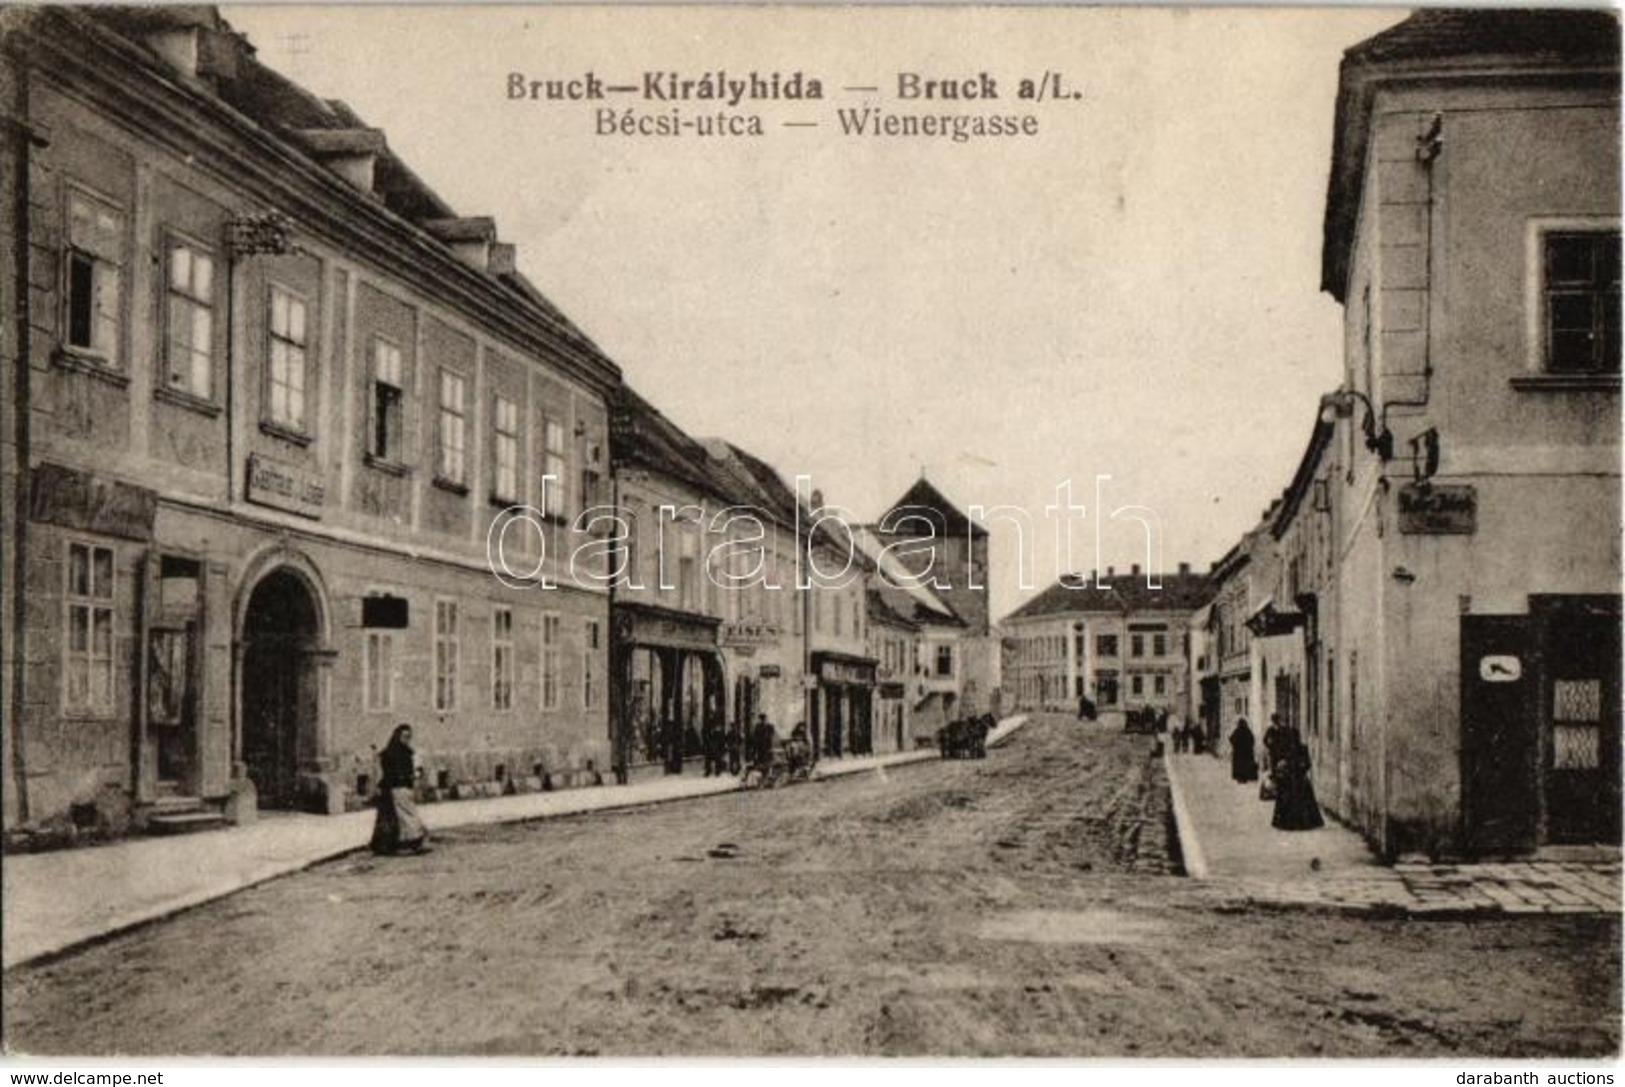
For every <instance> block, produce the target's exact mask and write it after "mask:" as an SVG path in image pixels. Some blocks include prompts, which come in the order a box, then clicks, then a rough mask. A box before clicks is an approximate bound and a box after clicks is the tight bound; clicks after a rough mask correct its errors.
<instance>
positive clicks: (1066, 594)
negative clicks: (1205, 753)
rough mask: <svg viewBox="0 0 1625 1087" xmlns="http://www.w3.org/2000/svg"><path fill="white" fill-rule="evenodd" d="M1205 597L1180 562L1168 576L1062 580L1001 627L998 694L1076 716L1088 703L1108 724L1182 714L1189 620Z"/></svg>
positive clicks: (1189, 700) (1186, 699) (1187, 699)
mask: <svg viewBox="0 0 1625 1087" xmlns="http://www.w3.org/2000/svg"><path fill="white" fill-rule="evenodd" d="M1210 598H1211V586H1210V584H1209V581H1208V579H1207V577H1206V576H1204V575H1202V574H1196V573H1192V572H1191V569H1190V565H1189V564H1188V563H1181V564H1180V565H1179V569H1178V572H1176V573H1171V574H1158V575H1150V576H1148V575H1146V574H1144V573H1142V572H1141V570H1140V568H1139V567H1138V566H1134V567H1132V568H1131V569H1130V570H1129V572H1128V573H1127V574H1126V575H1122V574H1119V573H1118V572H1117V571H1116V570H1115V569H1114V568H1112V567H1107V569H1106V574H1105V577H1101V576H1099V574H1098V573H1095V574H1091V575H1090V576H1089V577H1087V578H1085V577H1083V576H1081V575H1078V574H1066V575H1063V576H1062V577H1061V578H1060V579H1059V580H1058V581H1057V582H1056V583H1055V584H1054V585H1052V586H1050V587H1049V588H1048V589H1045V590H1044V591H1043V592H1042V593H1039V594H1038V595H1037V596H1035V597H1034V598H1033V599H1032V600H1029V601H1028V602H1027V603H1026V604H1024V605H1022V606H1021V607H1020V608H1017V609H1016V610H1015V611H1014V612H1012V613H1011V614H1010V615H1008V616H1006V617H1005V619H1004V621H1003V622H1002V623H1001V624H1000V625H1001V629H1002V630H1003V636H1004V643H1005V659H1006V660H1007V661H1008V662H1009V666H1010V669H1011V671H1010V673H1009V674H1007V676H1006V689H1007V690H1008V691H1009V692H1010V696H1011V698H1012V699H1013V700H1014V703H1015V706H1016V707H1017V708H1021V709H1051V710H1068V711H1070V712H1077V711H1078V709H1079V707H1080V705H1081V704H1082V700H1083V699H1084V698H1086V697H1087V698H1088V699H1089V701H1090V702H1091V703H1092V704H1093V705H1094V707H1095V712H1096V713H1097V714H1098V715H1099V716H1100V717H1101V718H1102V719H1103V720H1106V721H1108V722H1114V723H1121V722H1122V721H1123V715H1124V714H1125V713H1126V712H1128V711H1129V710H1144V709H1150V710H1153V711H1156V712H1162V711H1166V712H1169V713H1177V714H1179V715H1180V716H1181V717H1188V716H1189V715H1190V714H1191V712H1192V710H1193V697H1192V693H1191V689H1190V677H1191V669H1190V665H1189V662H1188V656H1189V652H1190V639H1189V628H1190V620H1191V616H1192V615H1193V614H1195V613H1196V612H1197V611H1198V610H1200V609H1201V608H1202V607H1204V606H1205V605H1206V604H1207V603H1208V601H1209V599H1210Z"/></svg>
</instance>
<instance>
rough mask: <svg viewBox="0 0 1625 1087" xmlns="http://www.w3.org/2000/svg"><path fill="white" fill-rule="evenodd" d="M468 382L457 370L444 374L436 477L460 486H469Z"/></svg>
mask: <svg viewBox="0 0 1625 1087" xmlns="http://www.w3.org/2000/svg"><path fill="white" fill-rule="evenodd" d="M467 394H468V380H467V379H466V378H464V377H463V375H462V374H459V373H457V372H456V371H455V370H441V371H440V456H439V457H438V458H437V459H436V461H435V469H434V472H435V478H437V479H439V480H442V481H443V482H446V483H454V484H456V485H457V486H459V487H461V486H466V485H467V483H468V458H467V455H466V453H467V432H466V427H467V422H468V419H467V412H468V408H467Z"/></svg>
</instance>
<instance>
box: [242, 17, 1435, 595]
mask: <svg viewBox="0 0 1625 1087" xmlns="http://www.w3.org/2000/svg"><path fill="white" fill-rule="evenodd" d="M225 12H226V15H227V18H228V19H230V21H231V22H232V23H233V25H235V26H236V27H237V28H239V29H240V30H243V31H245V32H247V33H248V35H249V37H250V39H251V40H252V41H253V42H254V43H255V44H256V45H257V46H258V48H259V50H260V57H261V59H262V60H264V61H265V62H266V63H268V64H270V65H271V66H272V67H275V68H277V69H279V70H280V71H283V72H285V73H287V74H288V75H290V76H292V77H293V78H295V79H297V80H298V81H299V82H301V83H302V84H304V85H305V86H307V87H308V88H310V89H311V90H313V91H315V92H316V93H318V94H321V95H323V96H324V97H336V98H342V99H343V100H345V101H346V102H348V103H349V104H350V105H351V106H352V107H353V108H354V109H355V110H357V111H358V112H359V113H360V114H361V116H362V117H364V118H365V119H366V120H367V121H368V123H370V124H372V125H375V126H377V127H380V128H383V129H384V130H385V131H386V133H387V135H388V139H389V143H390V146H391V147H392V149H393V150H394V151H395V152H396V153H397V154H399V155H400V156H401V157H402V158H403V159H405V161H406V162H408V163H409V164H410V165H411V167H412V168H413V169H414V170H415V171H416V172H417V173H418V174H419V176H421V177H422V178H423V179H424V180H425V181H426V182H427V183H428V184H429V185H430V186H431V187H433V188H434V189H435V190H436V191H437V192H439V193H440V194H441V195H442V196H443V197H444V198H445V199H446V200H447V201H448V202H449V203H450V204H451V205H452V206H453V207H454V208H455V209H456V210H457V211H458V212H459V213H460V214H465V215H476V214H488V215H492V216H494V217H495V218H496V221H497V227H498V231H499V233H500V235H501V236H502V238H503V239H504V240H507V241H511V242H514V243H516V244H517V245H518V246H519V261H520V266H521V268H522V269H523V270H524V271H525V272H526V274H527V275H529V276H530V277H531V278H532V279H533V280H534V281H535V282H536V283H537V285H538V286H539V287H541V289H542V290H543V291H544V292H546V293H547V294H548V295H549V296H550V297H551V298H552V299H553V300H554V301H555V302H556V303H557V304H558V305H559V306H560V307H561V308H562V309H563V310H564V311H565V312H566V313H568V314H569V315H570V316H571V318H572V319H573V320H574V321H575V322H576V323H577V324H579V325H580V326H581V327H582V328H584V329H585V330H586V331H587V333H588V334H589V335H591V336H592V337H593V338H594V339H595V340H596V341H597V342H598V343H599V345H600V346H601V347H603V348H604V350H605V351H606V352H607V353H608V354H609V356H610V357H611V358H613V359H615V360H616V361H617V362H618V363H619V364H620V365H621V367H622V369H623V370H624V372H625V374H626V377H627V380H628V381H629V382H631V383H632V384H633V385H634V386H635V387H636V388H637V389H638V390H639V391H640V392H642V393H643V394H644V395H645V396H646V397H648V398H649V399H650V400H652V401H653V402H654V403H655V404H656V405H657V406H659V407H660V408H661V409H662V410H663V411H665V412H666V413H667V414H668V415H669V416H671V417H672V418H673V419H674V420H675V421H676V422H677V423H678V424H679V425H681V426H683V427H684V428H685V429H687V430H688V431H689V433H691V434H694V435H696V436H711V435H719V436H722V437H726V438H728V439H730V440H732V441H733V442H735V443H736V444H739V445H741V446H743V447H745V448H746V449H749V450H751V451H752V452H754V453H756V454H757V455H759V456H761V457H763V458H765V459H766V460H768V461H769V462H771V463H772V464H774V465H775V466H777V467H778V468H779V469H780V470H781V472H783V473H784V474H785V475H786V476H789V477H793V476H794V475H795V474H797V473H807V474H810V475H811V476H812V477H813V480H814V484H815V486H817V487H819V488H821V489H822V490H823V491H824V493H825V496H826V498H827V499H828V500H829V501H831V502H835V503H839V504H841V505H843V506H845V507H847V508H848V509H850V510H852V511H854V513H855V514H856V515H858V516H859V517H862V518H864V519H870V518H873V517H875V516H876V515H877V514H878V513H879V512H880V511H881V510H883V509H884V508H885V507H886V505H888V504H889V503H890V502H891V501H892V500H893V499H895V498H896V497H898V496H899V495H900V494H901V493H902V492H903V491H904V490H905V489H906V488H907V487H908V486H909V484H910V483H912V482H913V480H914V478H915V477H916V476H917V475H918V473H919V470H920V468H921V466H922V465H923V466H925V467H926V469H927V471H928V474H929V476H930V478H931V479H932V480H933V482H935V483H936V484H937V485H938V486H939V487H941V488H942V489H943V491H944V492H946V493H947V494H948V496H949V497H950V498H952V499H954V500H955V501H956V502H957V503H958V504H959V505H960V507H961V508H962V509H965V510H967V511H968V510H969V508H970V507H971V506H972V505H974V504H978V503H980V504H982V505H985V506H994V505H998V504H1001V503H1002V504H1011V505H1017V506H1021V507H1024V508H1026V509H1028V510H1029V511H1031V514H1032V516H1033V517H1034V519H1035V521H1037V522H1038V527H1039V533H1038V537H1039V538H1038V539H1037V540H1036V541H1033V540H1029V541H1028V543H1029V548H1030V549H1031V551H1032V552H1033V555H1034V558H1035V561H1036V573H1035V575H1034V581H1035V584H1036V585H1037V586H1038V587H1040V588H1041V587H1042V586H1044V585H1045V584H1048V583H1049V582H1050V581H1052V580H1053V578H1054V575H1055V573H1056V560H1055V548H1054V546H1053V527H1052V526H1051V525H1050V524H1048V523H1046V522H1044V520H1043V518H1044V512H1043V507H1044V506H1045V505H1047V504H1049V503H1052V502H1053V501H1054V493H1055V488H1056V486H1057V485H1058V484H1059V483H1060V482H1061V481H1063V480H1066V479H1072V480H1073V481H1074V483H1075V486H1076V491H1075V494H1076V496H1077V497H1078V499H1079V500H1081V501H1083V502H1084V504H1085V505H1086V506H1087V507H1088V512H1087V516H1086V519H1085V520H1083V521H1078V522H1075V528H1074V530H1073V537H1074V541H1075V543H1074V546H1075V549H1076V550H1075V552H1074V560H1073V562H1072V564H1071V565H1072V567H1075V568H1081V569H1085V570H1087V569H1088V568H1089V567H1091V566H1093V565H1094V557H1093V556H1094V531H1095V523H1096V519H1097V518H1096V510H1095V502H1094V477H1095V476H1096V475H1098V474H1107V475H1110V476H1112V482H1111V483H1110V484H1109V488H1108V491H1107V498H1108V503H1107V505H1108V507H1110V508H1115V507H1117V506H1120V505H1124V504H1129V503H1133V504H1138V505H1143V506H1147V507H1150V508H1152V509H1154V510H1156V511H1157V513H1158V514H1159V516H1160V518H1161V522H1162V527H1163V533H1164V543H1163V565H1164V566H1165V567H1166V568H1168V569H1172V568H1173V566H1174V565H1175V563H1177V562H1179V561H1182V560H1183V561H1190V562H1191V563H1193V565H1194V566H1195V567H1196V568H1198V569H1205V568H1206V566H1207V564H1209V563H1210V562H1212V561H1213V560H1214V559H1216V558H1218V557H1219V556H1220V555H1221V554H1222V553H1223V552H1224V551H1225V550H1226V549H1227V548H1229V547H1230V546H1231V544H1233V543H1234V542H1235V540H1236V539H1237V538H1238V537H1239V535H1240V534H1241V533H1242V532H1243V531H1244V530H1246V529H1247V528H1249V527H1250V526H1251V525H1252V524H1253V523H1255V521H1256V519H1257V517H1258V515H1259V513H1260V511H1261V510H1262V509H1263V507H1264V506H1265V505H1266V504H1267V503H1268V502H1269V500H1270V498H1271V497H1272V496H1273V495H1275V494H1277V493H1279V491H1280V490H1281V489H1282V488H1283V487H1285V486H1286V484H1287V482H1288V481H1289V479H1290V478H1291V474H1292V471H1293V469H1294V468H1295V466H1296V464H1297V460H1298V457H1299V455H1300V454H1301V452H1302V450H1303V446H1304V443H1305V442H1306V441H1307V438H1308V435H1309V431H1310V428H1311V426H1312V424H1313V412H1314V408H1315V404H1316V398H1317V397H1318V395H1319V394H1320V393H1321V392H1323V391H1327V390H1330V389H1332V388H1335V387H1336V386H1337V384H1338V383H1339V380H1340V373H1341V352H1342V348H1341V336H1340V329H1341V321H1342V313H1341V310H1340V308H1339V307H1338V306H1337V305H1336V304H1335V303H1334V302H1333V301H1332V300H1331V298H1330V297H1329V296H1326V295H1323V294H1320V293H1319V290H1318V287H1319V282H1320V277H1319V267H1320V264H1319V261H1320V231H1321V216H1322V212H1323V210H1324V200H1325V192H1326V175H1327V170H1328V165H1329V159H1330V154H1331V143H1332V107H1333V99H1334V96H1335V93H1336V87H1337V66H1338V61H1339V59H1340V57H1341V54H1342V51H1343V50H1344V49H1346V48H1347V47H1349V46H1350V45H1353V44H1354V43H1356V42H1358V41H1360V40H1361V39H1363V38H1365V37H1368V36H1370V35H1371V34H1373V33H1375V32H1377V31H1379V30H1381V29H1383V28H1384V27H1387V26H1390V25H1392V24H1394V23H1395V22H1397V21H1399V19H1400V18H1402V17H1403V16H1404V14H1405V12H1403V11H1399V10H1395V9H1392V8H1389V9H1385V10H1383V9H1331V8H1320V9H1285V10H1282V9H1258V8H1253V9H1207V10H1202V9H1197V10H1189V9H1102V8H1093V9H1071V10H1066V9H1062V10H1056V9H1042V8H1022V9H1012V8H979V9H978V8H962V9H940V8H939V9H935V10H922V9H917V8H851V7H845V8H797V7H771V8H768V7H728V6H723V7H709V8H671V7H662V6H655V7H637V8H632V7H621V8H607V7H576V8H561V7H552V8H527V7H475V8H459V9H456V10H451V9H445V8H433V7H411V8H396V7H367V8H354V7H351V8H345V7H287V6H280V5H279V6H275V7H247V8H245V7H228V8H226V9H225ZM718 68H724V69H726V70H727V71H728V73H729V74H730V76H736V77H737V76H742V75H745V74H746V73H748V72H749V71H750V70H752V69H755V70H757V71H761V72H764V73H765V72H770V71H773V70H778V71H781V72H785V73H789V72H791V71H795V70H798V69H799V70H801V71H802V72H804V73H806V75H807V76H809V77H813V76H816V77H818V78H820V79H821V80H822V81H823V89H824V93H825V96H826V97H825V99H824V100H823V101H822V102H817V103H806V104H800V105H797V104H795V103H782V102H780V103H772V102H768V103H758V104H756V105H754V106H753V105H752V104H751V103H748V102H747V103H745V104H744V105H742V106H741V111H742V112H756V113H759V114H760V115H761V116H762V117H763V118H764V121H765V122H766V124H767V127H768V135H767V136H765V137H763V138H760V139H732V140H723V139H698V138H686V139H657V138H645V139H626V138H620V137H616V138H608V137H600V136H596V135H595V134H594V131H593V113H594V109H595V108H596V104H592V103H571V102H564V103H531V102H510V101H508V100H506V97H505V89H506V82H507V78H508V74H509V73H510V72H512V71H518V72H523V73H524V74H525V75H526V77H527V78H542V77H546V76H554V77H558V76H576V75H580V74H582V73H584V72H587V71H589V70H590V71H593V72H595V73H597V74H598V75H599V76H600V77H601V78H603V79H604V80H605V81H606V82H608V83H617V82H620V83H639V82H641V78H642V73H643V72H645V71H649V70H654V71H659V70H666V69H676V70H679V71H681V72H682V73H684V75H685V76H698V75H700V74H702V73H704V72H706V71H710V70H715V69H718ZM984 70H985V71H988V72H990V73H992V74H993V75H994V76H995V77H996V78H997V79H998V82H999V86H1000V91H1001V96H1002V98H1001V101H1000V102H998V103H996V104H993V105H992V106H990V107H983V106H981V105H977V106H976V107H975V108H977V109H978V110H981V109H986V108H993V109H996V110H997V111H999V112H1009V113H1015V112H1026V111H1029V110H1030V111H1031V112H1035V113H1037V114H1038V115H1039V119H1040V125H1041V132H1040V134H1039V136H1038V137H1037V138H1034V139H1029V140H997V141H988V142H983V143H974V142H973V143H969V144H954V143H951V142H946V141H925V140H877V139H873V138H867V137H863V138H856V137H846V136H843V135H841V134H840V133H839V129H838V127H837V126H836V123H835V111H836V109H837V108H839V107H845V106H856V105H863V104H865V101H866V100H867V104H872V105H878V106H880V107H881V108H883V109H887V110H890V111H892V112H902V111H908V110H914V109H918V108H922V106H921V104H919V103H905V102H899V101H896V100H895V97H894V94H893V91H894V88H895V86H896V77H897V73H899V72H905V71H915V72H920V73H922V74H926V75H939V76H974V75H975V74H976V73H978V72H980V71H984ZM1045 70H1054V71H1058V72H1060V73H1062V75H1063V76H1064V77H1065V79H1066V80H1067V83H1068V84H1069V85H1075V86H1077V87H1079V88H1080V89H1081V90H1082V91H1083V95H1084V97H1083V99H1082V100H1081V101H1079V102H1075V103H1042V104H1038V105H1029V104H1023V103H1020V102H1017V101H1016V100H1015V98H1014V95H1015V89H1016V83H1017V80H1018V79H1020V78H1022V77H1024V76H1033V77H1036V76H1038V75H1039V74H1040V73H1041V72H1043V71H1045ZM852 85H878V86H879V87H880V88H881V89H882V93H881V95H879V96H868V95H863V94H856V93H847V92H844V91H842V90H841V88H842V87H844V86H852ZM613 104H615V105H618V106H620V107H621V108H625V107H626V106H628V105H633V106H638V107H640V108H645V109H649V110H652V111H659V112H664V111H667V110H669V109H670V106H661V105H659V104H658V103H643V102H641V101H634V100H632V99H631V98H630V97H627V98H623V99H618V100H617V101H616V102H615V103H613ZM682 108H683V109H684V110H685V112H687V113H689V114H694V113H699V112H714V111H715V107H714V106H713V105H712V104H710V103H701V102H694V103H687V104H683V105H682ZM784 120H815V121H818V122H820V127H819V128H816V129H785V128H782V127H781V126H780V122H782V121H784ZM995 528H996V532H995V538H994V539H995V543H994V569H993V577H992V588H993V594H994V602H993V603H994V613H995V615H1002V614H1005V613H1006V612H1008V611H1009V610H1010V609H1012V608H1013V607H1015V606H1016V605H1017V604H1018V603H1020V601H1021V600H1022V599H1024V598H1025V597H1026V596H1028V595H1030V593H1029V592H1024V591H1022V590H1021V589H1020V587H1019V583H1018V577H1017V572H1016V569H1015V551H1016V546H1015V545H1016V539H1015V536H1014V534H1013V533H1012V532H1010V531H1009V530H1007V529H1002V528H999V526H995ZM1140 541H1141V536H1140V534H1139V532H1138V530H1136V529H1134V528H1133V526H1132V525H1125V524H1122V523H1119V524H1118V525H1116V526H1114V527H1112V528H1110V529H1108V530H1107V532H1106V535H1105V540H1104V552H1105V553H1104V556H1103V562H1104V563H1113V564H1115V565H1117V566H1118V567H1119V568H1122V567H1126V566H1127V565H1128V564H1129V563H1131V562H1135V561H1142V559H1141V555H1142V554H1143V544H1142V543H1141V542H1140Z"/></svg>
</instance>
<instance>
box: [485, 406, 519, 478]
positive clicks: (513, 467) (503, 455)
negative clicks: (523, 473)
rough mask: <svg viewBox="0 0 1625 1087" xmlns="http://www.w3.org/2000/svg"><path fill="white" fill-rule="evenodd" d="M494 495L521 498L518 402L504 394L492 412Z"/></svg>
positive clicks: (492, 476)
mask: <svg viewBox="0 0 1625 1087" xmlns="http://www.w3.org/2000/svg"><path fill="white" fill-rule="evenodd" d="M491 431H492V434H493V438H492V460H493V461H494V464H493V465H492V473H491V497H492V498H493V499H495V500H496V501H498V502H501V503H504V504H507V503H511V502H515V501H517V500H518V498H519V405H518V404H516V403H514V402H513V401H512V400H509V399H508V398H507V397H505V396H499V397H497V398H496V401H495V403H494V404H493V406H492V411H491Z"/></svg>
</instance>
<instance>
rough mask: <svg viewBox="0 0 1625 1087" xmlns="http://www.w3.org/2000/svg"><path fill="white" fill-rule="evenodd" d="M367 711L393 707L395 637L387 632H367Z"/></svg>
mask: <svg viewBox="0 0 1625 1087" xmlns="http://www.w3.org/2000/svg"><path fill="white" fill-rule="evenodd" d="M366 669H367V675H366V679H365V685H366V699H367V709H369V710H388V709H393V708H394V706H395V635H394V634H393V633H391V632H390V631H387V630H369V631H367V657H366Z"/></svg>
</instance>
